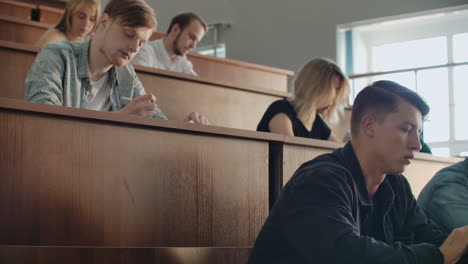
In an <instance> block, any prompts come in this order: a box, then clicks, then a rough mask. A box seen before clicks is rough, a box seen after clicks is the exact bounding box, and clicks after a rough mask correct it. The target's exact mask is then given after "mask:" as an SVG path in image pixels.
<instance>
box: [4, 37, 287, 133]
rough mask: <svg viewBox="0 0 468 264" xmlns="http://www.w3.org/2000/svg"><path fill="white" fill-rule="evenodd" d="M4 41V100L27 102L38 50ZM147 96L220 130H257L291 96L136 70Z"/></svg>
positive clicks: (176, 115) (174, 114)
mask: <svg viewBox="0 0 468 264" xmlns="http://www.w3.org/2000/svg"><path fill="white" fill-rule="evenodd" d="M16 45H17V47H13V45H12V44H11V43H9V42H3V45H2V43H1V41H0V60H1V61H3V62H5V63H6V65H9V66H8V67H6V70H5V71H1V72H0V80H3V86H2V88H1V89H0V97H3V98H11V99H19V100H22V99H23V98H24V93H25V92H24V87H25V83H24V81H25V79H26V75H27V72H28V70H29V68H30V67H31V65H32V63H33V62H34V59H35V55H36V53H37V51H38V49H37V48H34V47H31V46H28V45H21V44H16ZM135 68H136V70H137V74H138V76H139V78H140V80H141V82H142V83H143V86H144V87H145V89H146V90H147V92H152V93H154V94H155V95H156V97H157V98H158V100H159V102H158V104H159V105H160V107H161V109H162V110H163V112H164V113H166V115H168V117H169V118H170V119H176V120H183V119H184V117H185V115H186V114H188V113H189V112H191V111H198V112H201V113H203V114H205V115H206V116H207V117H208V118H209V120H210V121H211V123H212V124H215V125H217V126H224V127H231V128H239V129H248V130H256V127H257V124H258V122H259V121H260V119H261V117H262V115H263V113H264V111H265V110H266V109H267V107H268V106H269V105H270V103H272V102H273V101H275V100H278V99H280V98H282V96H287V95H288V94H287V93H281V92H275V91H271V90H262V89H253V88H252V89H250V88H248V87H240V86H234V85H229V84H224V83H221V82H215V81H210V80H207V79H204V78H201V77H193V76H189V75H185V74H178V73H173V72H168V71H162V70H154V69H150V68H145V67H141V66H136V67H135Z"/></svg>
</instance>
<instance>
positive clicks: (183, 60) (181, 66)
mask: <svg viewBox="0 0 468 264" xmlns="http://www.w3.org/2000/svg"><path fill="white" fill-rule="evenodd" d="M132 64H134V65H142V66H146V67H151V68H157V69H162V70H168V71H174V72H180V73H185V74H191V75H197V73H196V72H195V71H194V70H193V65H192V63H191V62H190V61H189V60H188V59H187V57H186V56H176V57H175V58H174V59H173V60H171V58H170V57H169V54H168V53H167V50H166V47H165V46H164V42H163V40H162V39H158V40H155V41H150V42H148V43H146V44H145V45H144V46H143V47H141V48H140V50H139V51H138V53H137V54H136V55H135V57H134V58H133V60H132Z"/></svg>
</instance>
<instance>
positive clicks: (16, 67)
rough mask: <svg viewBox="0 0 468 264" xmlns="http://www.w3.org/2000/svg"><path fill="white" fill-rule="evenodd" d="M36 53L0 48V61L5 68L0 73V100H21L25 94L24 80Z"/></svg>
mask: <svg viewBox="0 0 468 264" xmlns="http://www.w3.org/2000/svg"><path fill="white" fill-rule="evenodd" d="M35 57H36V52H31V51H23V50H16V49H10V48H8V47H5V46H0V61H2V62H4V63H5V65H6V67H4V68H3V70H2V71H0V80H1V84H2V88H1V89H0V98H11V99H19V100H22V99H23V98H24V94H25V80H26V76H27V73H28V70H29V68H30V67H31V65H32V64H33V63H34V59H35Z"/></svg>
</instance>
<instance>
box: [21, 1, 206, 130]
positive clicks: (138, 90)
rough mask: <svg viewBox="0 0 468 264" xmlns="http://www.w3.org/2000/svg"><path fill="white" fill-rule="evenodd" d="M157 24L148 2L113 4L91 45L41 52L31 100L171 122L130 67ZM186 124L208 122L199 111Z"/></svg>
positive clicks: (29, 86)
mask: <svg viewBox="0 0 468 264" xmlns="http://www.w3.org/2000/svg"><path fill="white" fill-rule="evenodd" d="M156 25H157V21H156V16H155V14H154V11H153V9H152V8H151V7H150V6H148V5H147V4H146V3H145V2H144V1H142V0H111V1H109V3H108V4H107V6H106V7H105V9H104V13H103V15H102V17H101V19H100V21H99V24H98V26H97V30H96V32H95V34H94V36H93V37H92V38H91V39H90V40H87V41H84V42H56V43H51V44H49V45H47V46H45V47H44V48H43V49H42V50H41V51H40V53H39V54H38V55H37V58H36V61H35V62H34V64H33V66H32V67H31V69H30V70H29V72H28V76H27V78H26V100H28V101H31V102H38V103H45V104H53V105H62V106H68V107H77V108H84V109H90V110H99V111H117V112H118V113H123V114H132V115H138V116H152V117H155V118H160V119H166V116H165V115H164V114H163V113H162V112H161V111H160V110H159V109H158V108H157V107H156V97H155V96H154V95H153V94H146V92H145V90H144V88H143V86H142V85H141V82H140V80H139V79H138V77H137V75H136V73H135V70H134V69H133V67H132V65H131V64H130V63H128V62H129V61H130V60H131V59H132V58H133V57H134V56H135V54H136V53H137V52H138V50H139V49H140V47H141V46H142V45H143V44H145V43H146V42H147V41H148V39H149V38H150V36H151V34H152V33H153V30H154V29H155V28H156ZM186 120H187V121H193V122H195V123H208V121H207V120H206V118H205V117H204V116H202V115H200V114H198V113H196V112H193V113H191V114H189V115H188V116H187V117H186Z"/></svg>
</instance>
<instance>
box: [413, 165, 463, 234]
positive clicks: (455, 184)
mask: <svg viewBox="0 0 468 264" xmlns="http://www.w3.org/2000/svg"><path fill="white" fill-rule="evenodd" d="M418 203H419V205H420V206H421V208H422V209H423V210H424V212H426V214H427V216H428V217H429V218H431V219H432V220H434V222H436V223H437V224H439V225H440V227H441V228H442V229H444V230H445V231H446V232H451V231H452V229H454V228H457V227H461V226H465V225H468V158H466V159H465V160H464V161H462V162H459V163H457V164H455V165H452V166H450V167H447V168H445V169H442V170H441V171H439V172H438V173H437V174H436V175H435V176H434V177H433V178H432V179H431V180H430V181H429V183H428V184H427V185H426V186H425V187H424V189H423V191H422V192H421V194H420V195H419V198H418Z"/></svg>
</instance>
